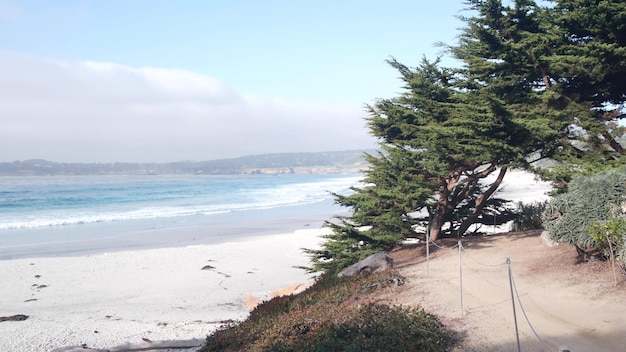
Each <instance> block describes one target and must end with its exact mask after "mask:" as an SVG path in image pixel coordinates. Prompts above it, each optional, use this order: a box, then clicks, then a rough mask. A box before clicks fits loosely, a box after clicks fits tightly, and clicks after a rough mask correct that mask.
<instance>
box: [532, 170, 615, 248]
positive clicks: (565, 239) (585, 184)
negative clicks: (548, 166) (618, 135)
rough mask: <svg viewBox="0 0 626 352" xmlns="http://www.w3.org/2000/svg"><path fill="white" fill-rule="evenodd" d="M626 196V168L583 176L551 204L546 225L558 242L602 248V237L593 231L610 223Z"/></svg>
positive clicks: (543, 216) (545, 221)
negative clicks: (591, 233) (592, 234)
mask: <svg viewBox="0 0 626 352" xmlns="http://www.w3.org/2000/svg"><path fill="white" fill-rule="evenodd" d="M625 197H626V169H625V168H622V169H617V170H611V171H608V172H604V173H601V174H598V175H595V176H581V177H578V178H575V179H574V180H572V182H571V183H570V185H569V190H568V192H566V193H563V194H559V195H557V196H555V197H554V198H553V199H552V200H551V201H550V202H549V203H548V205H547V207H546V210H545V211H544V213H543V214H542V220H543V224H544V225H545V227H546V230H548V231H549V232H550V237H551V238H552V239H553V240H554V241H556V242H561V243H567V244H571V245H577V246H579V247H582V248H602V242H601V237H599V236H591V235H590V232H589V230H590V229H594V228H595V227H596V226H604V225H607V224H609V223H610V221H609V220H610V219H611V218H612V217H614V216H615V214H616V212H617V211H618V210H621V206H622V203H623V202H624V199H625ZM611 226H612V225H611ZM594 231H596V230H594ZM596 232H597V231H596Z"/></svg>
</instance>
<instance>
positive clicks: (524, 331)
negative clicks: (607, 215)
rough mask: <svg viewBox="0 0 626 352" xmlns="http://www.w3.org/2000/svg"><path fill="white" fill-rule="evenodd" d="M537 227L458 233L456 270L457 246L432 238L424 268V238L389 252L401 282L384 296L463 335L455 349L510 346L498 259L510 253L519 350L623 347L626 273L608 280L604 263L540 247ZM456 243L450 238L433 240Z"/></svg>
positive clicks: (505, 286)
mask: <svg viewBox="0 0 626 352" xmlns="http://www.w3.org/2000/svg"><path fill="white" fill-rule="evenodd" d="M539 234H540V232H537V231H531V232H519V233H512V234H501V235H493V236H486V237H482V238H480V237H474V238H465V239H463V240H462V245H463V247H464V250H463V251H462V252H461V256H460V257H461V263H462V266H461V270H460V269H459V251H458V247H456V248H453V249H439V248H436V247H434V246H433V248H431V251H432V255H431V257H430V261H429V263H428V268H427V264H426V262H425V255H424V253H425V247H424V246H423V245H422V246H414V247H413V248H405V249H402V250H400V251H397V252H394V253H393V254H394V258H395V261H396V267H397V268H398V269H399V270H400V273H401V274H402V275H403V276H405V277H406V278H407V283H406V284H405V285H404V286H402V287H401V288H400V292H399V293H398V292H395V293H393V294H390V296H389V297H387V298H388V299H389V300H390V301H392V302H393V303H397V304H409V305H420V306H422V307H424V309H425V310H426V311H428V312H431V313H433V314H435V315H437V316H439V317H440V318H441V319H442V321H443V322H444V324H446V325H448V326H449V327H450V328H451V329H453V330H454V331H456V332H457V333H458V334H459V336H460V337H461V338H462V340H461V342H460V344H459V345H458V346H457V348H456V350H458V351H516V350H517V342H516V333H515V320H514V318H513V306H512V304H511V289H510V282H509V273H508V270H509V267H508V265H507V264H506V263H505V261H506V259H507V258H510V260H511V264H510V267H511V272H512V276H513V283H514V285H515V286H514V287H515V288H516V291H517V294H518V295H519V300H518V297H515V300H516V302H518V303H517V304H516V315H517V323H518V324H517V325H518V329H519V338H520V345H521V350H522V351H557V350H558V347H559V346H567V347H569V348H570V349H571V350H572V351H576V352H579V351H624V350H625V349H626V306H625V305H624V303H625V301H626V295H625V291H624V288H625V287H626V283H625V282H626V280H625V278H624V277H621V278H620V282H619V283H618V285H617V286H614V283H613V277H612V272H611V268H610V265H609V264H608V263H605V262H597V261H596V262H591V263H585V264H576V253H575V250H574V249H573V248H571V247H568V246H564V245H560V246H556V247H552V248H550V247H547V246H545V245H544V244H542V242H541V240H540V238H539ZM456 243H457V242H456V240H452V241H444V242H441V243H440V245H442V246H446V247H451V246H454V245H455V244H456ZM461 271H462V281H461V280H460V279H459V278H460V274H461ZM461 283H462V291H461ZM514 292H515V290H514ZM461 302H462V303H461ZM519 302H521V304H522V307H523V310H522V307H520V305H519ZM461 304H462V307H463V309H462V308H461ZM524 312H525V313H526V315H527V317H528V320H529V321H530V325H529V323H528V322H527V321H526V319H525V317H524ZM530 326H532V328H534V330H535V332H536V335H538V336H539V338H540V339H541V340H539V338H538V337H537V336H536V335H535V333H534V332H533V331H532V330H531V327H530Z"/></svg>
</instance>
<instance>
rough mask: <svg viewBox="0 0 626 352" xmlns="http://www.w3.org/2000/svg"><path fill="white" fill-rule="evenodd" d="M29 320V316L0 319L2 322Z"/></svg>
mask: <svg viewBox="0 0 626 352" xmlns="http://www.w3.org/2000/svg"><path fill="white" fill-rule="evenodd" d="M26 319H28V315H24V314H16V315H11V316H10V317H0V321H22V320H26Z"/></svg>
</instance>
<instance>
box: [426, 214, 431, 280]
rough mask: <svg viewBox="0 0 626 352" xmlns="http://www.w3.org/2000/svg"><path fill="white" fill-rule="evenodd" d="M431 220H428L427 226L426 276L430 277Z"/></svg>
mask: <svg viewBox="0 0 626 352" xmlns="http://www.w3.org/2000/svg"><path fill="white" fill-rule="evenodd" d="M429 263H430V221H429V222H428V227H427V228H426V277H430V268H429V266H428V265H429Z"/></svg>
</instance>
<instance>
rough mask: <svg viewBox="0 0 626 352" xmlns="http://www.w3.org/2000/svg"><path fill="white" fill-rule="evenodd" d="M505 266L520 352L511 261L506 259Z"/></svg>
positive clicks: (519, 350) (518, 345)
mask: <svg viewBox="0 0 626 352" xmlns="http://www.w3.org/2000/svg"><path fill="white" fill-rule="evenodd" d="M506 265H507V267H508V268H509V287H510V288H511V303H512V304H513V321H514V322H515V338H516V339H517V352H521V347H520V344H519V330H518V329H517V313H516V312H515V297H514V296H513V273H512V272H511V259H510V258H509V257H507V258H506Z"/></svg>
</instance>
